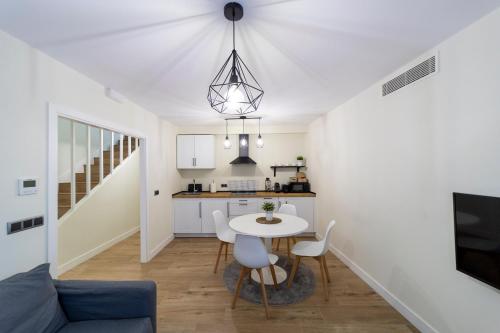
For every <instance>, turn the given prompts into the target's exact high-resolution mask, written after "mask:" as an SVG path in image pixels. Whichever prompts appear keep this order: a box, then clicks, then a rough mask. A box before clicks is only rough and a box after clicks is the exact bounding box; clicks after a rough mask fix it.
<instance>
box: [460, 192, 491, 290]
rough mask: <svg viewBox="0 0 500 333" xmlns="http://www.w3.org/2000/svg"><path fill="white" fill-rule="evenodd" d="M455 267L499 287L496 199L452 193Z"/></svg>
mask: <svg viewBox="0 0 500 333" xmlns="http://www.w3.org/2000/svg"><path fill="white" fill-rule="evenodd" d="M453 206H454V210H455V258H456V267H457V270H458V271H460V272H462V273H465V274H467V275H470V276H472V277H474V278H476V279H478V280H480V281H482V282H484V283H487V284H489V285H491V286H493V287H495V288H497V289H500V198H496V197H488V196H482V195H473V194H464V193H453Z"/></svg>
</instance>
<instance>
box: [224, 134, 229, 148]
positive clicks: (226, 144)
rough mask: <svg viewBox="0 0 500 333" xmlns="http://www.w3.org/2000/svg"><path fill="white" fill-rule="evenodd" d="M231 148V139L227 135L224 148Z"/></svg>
mask: <svg viewBox="0 0 500 333" xmlns="http://www.w3.org/2000/svg"><path fill="white" fill-rule="evenodd" d="M230 148H231V141H229V137H228V136H227V135H226V139H225V140H224V149H230Z"/></svg>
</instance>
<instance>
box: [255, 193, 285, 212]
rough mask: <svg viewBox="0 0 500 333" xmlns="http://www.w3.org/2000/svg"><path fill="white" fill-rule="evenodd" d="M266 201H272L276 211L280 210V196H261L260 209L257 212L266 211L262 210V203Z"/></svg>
mask: <svg viewBox="0 0 500 333" xmlns="http://www.w3.org/2000/svg"><path fill="white" fill-rule="evenodd" d="M264 202H272V203H273V204H274V212H275V213H277V212H278V209H279V208H280V207H279V198H276V197H274V198H273V197H270V198H260V199H259V210H258V212H257V213H264V211H263V210H262V204H263V203H264Z"/></svg>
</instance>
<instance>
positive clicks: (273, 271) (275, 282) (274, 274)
mask: <svg viewBox="0 0 500 333" xmlns="http://www.w3.org/2000/svg"><path fill="white" fill-rule="evenodd" d="M269 270H270V271H271V276H272V277H273V283H274V289H276V290H277V289H278V280H277V279H276V271H275V270H274V265H269Z"/></svg>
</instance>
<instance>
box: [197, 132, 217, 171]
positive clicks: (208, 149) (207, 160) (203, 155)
mask: <svg viewBox="0 0 500 333" xmlns="http://www.w3.org/2000/svg"><path fill="white" fill-rule="evenodd" d="M194 158H195V168H196V169H215V136H214V135H195V136H194Z"/></svg>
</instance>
